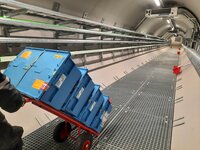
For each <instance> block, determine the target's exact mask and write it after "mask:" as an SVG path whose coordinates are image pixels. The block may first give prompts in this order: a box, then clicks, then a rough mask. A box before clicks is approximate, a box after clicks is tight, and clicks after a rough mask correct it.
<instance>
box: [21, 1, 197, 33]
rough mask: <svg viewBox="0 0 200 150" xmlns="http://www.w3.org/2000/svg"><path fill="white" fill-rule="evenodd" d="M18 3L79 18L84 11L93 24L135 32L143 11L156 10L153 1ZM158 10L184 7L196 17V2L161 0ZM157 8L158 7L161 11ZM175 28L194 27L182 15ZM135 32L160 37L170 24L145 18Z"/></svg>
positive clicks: (177, 19)
mask: <svg viewBox="0 0 200 150" xmlns="http://www.w3.org/2000/svg"><path fill="white" fill-rule="evenodd" d="M19 1H21V2H26V3H30V4H33V5H38V6H40V7H44V8H48V9H52V6H53V3H54V2H58V3H60V4H61V6H60V11H61V12H63V13H68V14H72V15H75V16H79V17H82V16H83V14H84V13H85V12H86V14H87V18H88V19H91V20H95V21H99V22H100V21H102V20H103V22H104V23H106V24H110V25H114V24H115V25H116V26H119V27H125V28H131V29H136V27H137V25H138V24H139V23H140V22H141V20H142V19H143V18H144V15H145V10H146V9H157V8H159V7H157V6H156V4H155V2H154V0H84V1H83V0H73V1H72V0H42V1H41V0H32V1H27V0H19ZM161 1H162V3H161V4H162V6H161V7H174V6H181V7H182V6H183V7H185V6H187V7H188V9H190V10H192V12H193V13H194V14H195V15H196V16H197V17H198V18H200V11H198V9H199V7H198V3H199V1H198V0H190V1H189V0H161ZM161 7H160V8H161ZM174 22H175V24H176V27H177V28H178V29H179V30H181V31H182V32H187V30H188V29H189V28H194V25H193V24H192V23H191V22H190V21H189V20H188V19H187V18H186V17H184V16H183V15H179V16H178V17H176V18H175V20H174ZM137 31H139V32H143V33H148V34H152V35H157V36H162V35H164V33H166V32H169V31H170V25H169V24H168V23H167V22H166V19H161V18H154V19H146V20H145V21H144V22H143V23H142V24H141V25H140V26H139V28H138V29H137Z"/></svg>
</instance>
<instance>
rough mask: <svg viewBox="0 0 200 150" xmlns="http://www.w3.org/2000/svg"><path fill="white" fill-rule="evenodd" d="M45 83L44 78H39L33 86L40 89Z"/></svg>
mask: <svg viewBox="0 0 200 150" xmlns="http://www.w3.org/2000/svg"><path fill="white" fill-rule="evenodd" d="M44 83H45V82H44V81H43V80H38V79H36V80H35V82H34V83H33V85H32V87H33V88H34V89H37V90H40V89H41V87H42V86H43V85H44Z"/></svg>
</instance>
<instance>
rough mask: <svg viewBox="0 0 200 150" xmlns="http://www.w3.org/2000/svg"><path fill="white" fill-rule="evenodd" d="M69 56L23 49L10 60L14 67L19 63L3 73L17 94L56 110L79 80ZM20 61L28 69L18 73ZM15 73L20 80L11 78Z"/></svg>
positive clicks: (76, 69) (79, 75)
mask: <svg viewBox="0 0 200 150" xmlns="http://www.w3.org/2000/svg"><path fill="white" fill-rule="evenodd" d="M70 56H71V55H70V53H69V52H66V51H60V50H59V51H56V50H49V49H39V48H26V49H25V50H24V51H23V52H22V53H21V54H19V56H18V57H17V58H16V59H15V60H14V61H13V62H14V64H16V63H15V62H20V61H22V62H23V63H20V64H21V65H19V66H18V67H15V68H14V69H13V65H10V66H9V67H8V68H7V69H6V71H5V74H6V75H8V77H10V78H11V80H13V81H15V82H18V83H17V85H16V88H17V89H18V90H19V91H20V92H21V93H23V94H25V95H27V96H29V97H32V98H35V99H38V100H42V101H44V102H45V103H47V104H49V105H51V106H52V107H54V108H56V109H59V110H60V109H61V107H62V106H63V104H64V103H65V102H66V100H68V98H69V97H70V96H71V93H72V92H73V90H74V86H75V85H76V84H77V82H78V81H79V79H80V77H81V72H80V71H79V69H78V68H77V67H76V65H75V64H74V62H73V61H72V60H71V58H70ZM24 59H25V60H26V61H25V60H24ZM24 62H25V63H26V64H29V65H26V66H28V67H27V69H26V70H25V71H23V74H22V73H21V72H22V71H21V70H23V65H24V64H25V63H24ZM11 64H12V63H11ZM10 70H12V72H11V71H10ZM18 73H19V74H20V76H21V78H19V77H17V78H16V76H14V75H17V74H18ZM21 74H22V75H21Z"/></svg>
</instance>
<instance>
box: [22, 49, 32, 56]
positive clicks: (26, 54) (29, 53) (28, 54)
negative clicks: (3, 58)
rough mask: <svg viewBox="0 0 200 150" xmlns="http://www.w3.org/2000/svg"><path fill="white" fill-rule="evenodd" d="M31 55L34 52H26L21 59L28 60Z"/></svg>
mask: <svg viewBox="0 0 200 150" xmlns="http://www.w3.org/2000/svg"><path fill="white" fill-rule="evenodd" d="M31 54H32V52H30V51H25V52H24V53H23V54H22V55H21V58H28V57H29V56H30V55H31Z"/></svg>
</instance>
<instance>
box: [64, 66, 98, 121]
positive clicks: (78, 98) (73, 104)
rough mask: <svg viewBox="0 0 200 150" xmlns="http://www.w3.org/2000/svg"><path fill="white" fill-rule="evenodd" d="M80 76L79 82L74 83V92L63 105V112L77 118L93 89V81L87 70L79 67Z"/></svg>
mask: <svg viewBox="0 0 200 150" xmlns="http://www.w3.org/2000/svg"><path fill="white" fill-rule="evenodd" d="M79 70H80V72H81V74H82V77H81V79H80V80H79V83H78V84H77V85H76V88H75V90H74V92H73V93H72V94H71V95H72V96H71V97H70V99H69V101H68V102H67V103H66V105H65V106H64V107H63V111H64V112H68V113H70V114H71V115H73V116H75V117H77V118H79V116H80V115H81V113H82V112H83V111H84V108H85V106H86V105H87V104H88V102H89V98H90V96H91V94H92V91H93V90H94V86H95V85H94V83H93V81H92V80H91V78H90V76H89V75H88V70H87V69H83V68H79Z"/></svg>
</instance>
